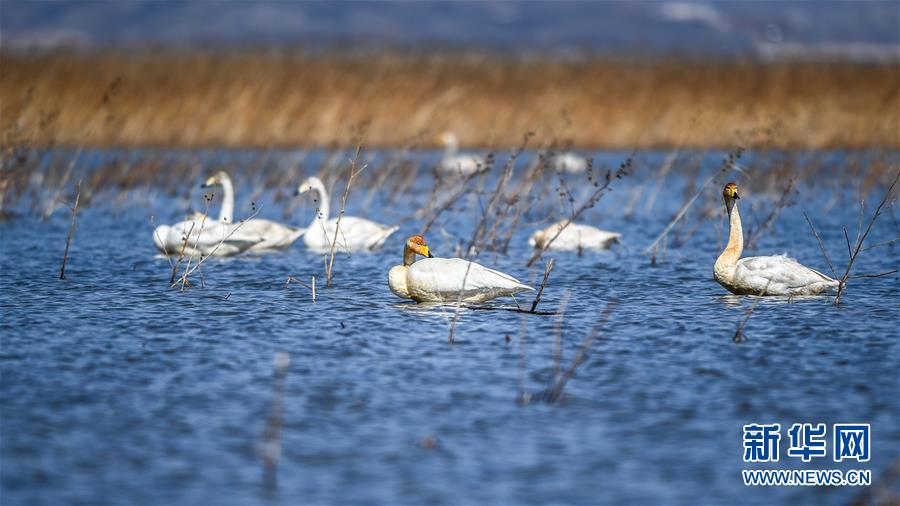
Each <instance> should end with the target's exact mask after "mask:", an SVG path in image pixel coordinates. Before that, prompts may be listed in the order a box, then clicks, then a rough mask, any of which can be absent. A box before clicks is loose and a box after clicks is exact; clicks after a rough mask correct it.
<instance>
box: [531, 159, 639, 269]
mask: <svg viewBox="0 0 900 506" xmlns="http://www.w3.org/2000/svg"><path fill="white" fill-rule="evenodd" d="M633 156H634V154H633V153H632V155H631V156H629V157H628V159H627V160H625V161H624V162H622V164H621V165H619V168H618V170H616V172H615V174H613V173H612V172H610V171H607V173H606V181H605V182H604V184H603V185H602V186H601V185H599V184H598V183H594V184H595V188H596V189H595V190H594V191H593V193H591V194H590V196H589V197H588V199H587V200H586V201H585V202H584V203H583V204H581V205H580V206H579V207H578V208H577V209H575V208H574V204H573V210H572V214H571V215H570V216H569V217H568V218H566V220H565V221H564V222H563V224H562V226H561V227H559V228H558V229H557V231H556V234H554V235H553V237H551V238H550V240H549V241H545V242H544V243H543V244H539V245H538V247H537V248H536V249H537V251H535V252H534V254H533V255H531V258H529V259H528V263H526V264H525V266H526V267H531V266H532V264H534V262H536V261H537V260H538V259H539V258H541V256H542V255H543V254H544V252H545V251H546V250H547V248H549V247H550V245H551V244H553V241H555V240H556V239H557V238H558V237H559V236H560V234H562V232H563V230H565V229H566V227H568V226H569V225H571V224H572V223H573V222H574V221H575V220H577V219H578V217H579V216H581V214H582V213H584V212H585V211H587V210H588V209H590V208H592V207H594V205H596V204H597V201H598V200H600V198H601V197H602V196H603V194H604V192H606V191H607V190H608V189H609V187H610V184H612V180H613V178H615V179H622V177H624V176H626V175H628V171H629V170H630V169H631V164H632V157H633ZM590 168H591V160H588V169H590Z"/></svg>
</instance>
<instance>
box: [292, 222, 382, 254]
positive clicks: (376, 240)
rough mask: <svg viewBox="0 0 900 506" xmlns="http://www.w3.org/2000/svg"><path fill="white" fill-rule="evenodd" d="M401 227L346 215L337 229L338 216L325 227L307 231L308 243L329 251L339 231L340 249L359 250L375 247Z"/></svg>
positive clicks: (314, 248)
mask: <svg viewBox="0 0 900 506" xmlns="http://www.w3.org/2000/svg"><path fill="white" fill-rule="evenodd" d="M398 228H399V227H391V226H388V225H382V224H381V223H376V222H374V221H371V220H367V219H365V218H358V217H355V216H344V217H343V218H341V228H340V231H338V229H337V218H335V219H332V220H328V222H326V223H325V229H324V230H322V227H321V225H320V226H319V228H318V230H317V231H316V232H314V233H307V236H306V239H305V241H306V245H307V246H308V247H309V248H310V249H313V250H318V251H327V250H330V249H331V241H332V240H333V239H334V236H335V233H336V232H337V246H336V247H337V249H338V251H359V250H366V249H374V248H377V247H378V246H381V244H382V243H384V241H385V240H386V239H387V238H388V237H389V236H390V235H391V234H393V233H394V232H396V231H397V229H398Z"/></svg>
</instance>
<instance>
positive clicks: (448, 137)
mask: <svg viewBox="0 0 900 506" xmlns="http://www.w3.org/2000/svg"><path fill="white" fill-rule="evenodd" d="M437 141H438V142H440V143H441V144H443V145H444V146H455V145H457V144H459V142H458V141H457V139H456V136H455V135H453V132H444V133H442V134H441V135H438V136H437Z"/></svg>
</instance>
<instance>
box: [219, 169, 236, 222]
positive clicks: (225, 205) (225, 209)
mask: <svg viewBox="0 0 900 506" xmlns="http://www.w3.org/2000/svg"><path fill="white" fill-rule="evenodd" d="M219 221H220V222H222V223H234V186H233V185H232V184H231V178H229V177H228V176H224V177H222V207H221V209H220V210H219Z"/></svg>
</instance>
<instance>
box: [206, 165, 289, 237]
mask: <svg viewBox="0 0 900 506" xmlns="http://www.w3.org/2000/svg"><path fill="white" fill-rule="evenodd" d="M214 186H221V187H222V193H223V194H224V195H223V196H222V207H221V208H220V209H219V222H221V223H224V224H230V223H233V222H234V186H233V185H232V183H231V178H230V177H228V174H226V173H225V172H217V173H216V174H215V175H214V176H212V177H210V178H209V179H207V180H206V182H205V183H204V184H203V186H202V187H203V188H211V187H214ZM305 231H306V230H305V229H302V228H297V227H291V226H288V225H282V224H281V223H277V222H274V221H271V220H263V219H259V218H253V219H250V220H247V221H246V222H245V223H244V225H243V226H242V227H241V228H240V229H238V230H237V231H236V232H235V235H236V236H239V237H238V238H240V237H244V238H247V237H251V238H254V239H255V238H262V240H261V241H259V242H256V243H254V244H253V246H251V247H250V251H251V252H253V253H265V252H270V251H276V250H283V249H286V248H288V247H289V246H290V245H291V244H294V242H295V241H296V240H297V239H299V238H300V236H301V235H303V233H304V232H305Z"/></svg>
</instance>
